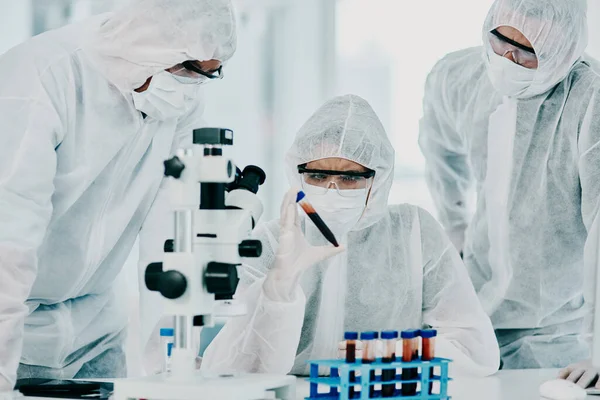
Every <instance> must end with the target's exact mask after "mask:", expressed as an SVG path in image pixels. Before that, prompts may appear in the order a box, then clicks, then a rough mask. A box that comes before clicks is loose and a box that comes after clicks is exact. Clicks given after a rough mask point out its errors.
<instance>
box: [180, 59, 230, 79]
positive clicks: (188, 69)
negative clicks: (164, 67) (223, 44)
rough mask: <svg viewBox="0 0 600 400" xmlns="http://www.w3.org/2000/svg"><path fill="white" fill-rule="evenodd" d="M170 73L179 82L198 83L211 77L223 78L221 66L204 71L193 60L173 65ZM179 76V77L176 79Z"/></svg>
mask: <svg viewBox="0 0 600 400" xmlns="http://www.w3.org/2000/svg"><path fill="white" fill-rule="evenodd" d="M171 74H173V76H175V79H177V80H178V81H180V82H181V83H187V84H196V85H199V84H201V83H204V82H206V81H208V80H212V79H223V66H222V65H221V66H220V67H219V68H218V69H216V70H214V71H211V72H205V71H202V69H200V67H199V66H197V65H196V64H195V63H194V62H193V61H185V62H183V63H181V64H177V65H176V66H175V67H173V71H171ZM178 78H179V79H178Z"/></svg>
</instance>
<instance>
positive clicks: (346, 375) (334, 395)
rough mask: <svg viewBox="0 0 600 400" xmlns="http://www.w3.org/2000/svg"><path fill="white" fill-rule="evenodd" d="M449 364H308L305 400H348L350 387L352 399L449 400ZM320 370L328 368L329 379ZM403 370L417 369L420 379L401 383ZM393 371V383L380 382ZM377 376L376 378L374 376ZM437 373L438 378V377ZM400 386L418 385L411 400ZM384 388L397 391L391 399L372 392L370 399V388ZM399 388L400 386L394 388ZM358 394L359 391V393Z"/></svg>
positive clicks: (436, 360)
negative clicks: (385, 373) (384, 373)
mask: <svg viewBox="0 0 600 400" xmlns="http://www.w3.org/2000/svg"><path fill="white" fill-rule="evenodd" d="M450 362H451V360H447V359H445V358H434V359H433V360H431V361H421V360H415V361H411V362H402V361H395V362H391V363H383V362H382V361H381V359H380V358H379V359H377V360H375V362H374V363H371V364H361V363H360V362H356V363H353V364H348V363H346V362H345V360H321V361H309V362H308V364H309V365H310V377H309V378H307V379H306V380H307V381H308V382H310V396H309V397H306V400H350V397H349V393H350V387H351V386H354V389H355V390H354V396H352V399H359V400H369V399H374V398H375V399H378V398H385V399H390V400H450V399H451V397H450V396H448V382H449V381H451V380H452V379H451V378H449V377H448V366H449V365H450ZM319 368H321V369H323V368H328V369H329V370H330V371H331V372H330V376H329V377H320V376H319ZM403 368H418V371H419V375H418V377H417V378H416V379H415V380H402V374H401V370H402V369H403ZM431 368H434V371H435V375H434V376H430V375H431V371H432V370H431ZM385 369H387V370H390V369H395V370H396V378H395V379H394V380H392V381H390V380H386V381H382V380H381V371H382V370H385ZM371 371H376V374H375V379H374V380H372V379H370V375H371V374H370V373H371ZM350 372H355V375H356V379H355V380H354V382H352V383H351V382H350ZM377 372H378V373H379V375H377ZM438 373H439V375H437V374H438ZM433 382H439V389H438V388H436V386H437V385H434V390H433V391H434V392H435V394H429V384H430V383H433ZM403 383H413V384H414V383H417V384H420V388H417V393H416V394H415V395H414V396H412V395H411V396H402V392H401V390H400V385H401V384H403ZM386 384H396V390H395V393H394V395H393V396H392V397H382V393H381V390H378V389H377V388H375V392H374V394H373V397H369V388H370V387H371V386H375V385H376V386H379V387H381V385H386ZM397 384H399V385H397ZM319 385H321V386H325V387H327V386H328V387H329V392H326V393H319ZM359 390H360V391H359Z"/></svg>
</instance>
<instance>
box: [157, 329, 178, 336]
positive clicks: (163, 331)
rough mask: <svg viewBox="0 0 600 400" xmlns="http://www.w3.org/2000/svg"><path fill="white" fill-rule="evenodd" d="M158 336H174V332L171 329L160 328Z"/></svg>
mask: <svg viewBox="0 0 600 400" xmlns="http://www.w3.org/2000/svg"><path fill="white" fill-rule="evenodd" d="M160 336H163V337H169V336H175V330H174V329H173V328H160Z"/></svg>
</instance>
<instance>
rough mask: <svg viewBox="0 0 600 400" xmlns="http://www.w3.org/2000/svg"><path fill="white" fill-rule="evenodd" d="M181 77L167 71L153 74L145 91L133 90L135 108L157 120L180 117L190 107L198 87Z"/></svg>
mask: <svg viewBox="0 0 600 400" xmlns="http://www.w3.org/2000/svg"><path fill="white" fill-rule="evenodd" d="M181 79H182V77H177V78H175V76H174V75H172V74H170V73H169V72H167V71H163V72H160V73H158V74H156V75H154V76H153V77H152V81H150V86H149V87H148V89H146V91H144V92H142V93H138V92H133V104H134V105H135V108H136V109H137V110H139V111H141V112H143V113H144V114H146V115H148V116H150V117H152V118H154V119H157V120H159V121H164V120H167V119H171V118H177V117H181V116H182V115H184V114H185V113H186V112H188V111H189V110H190V109H191V108H192V106H193V104H194V102H195V101H196V99H197V97H198V90H199V87H200V85H199V84H186V83H183V82H181V81H180V80H181ZM195 82H197V81H195Z"/></svg>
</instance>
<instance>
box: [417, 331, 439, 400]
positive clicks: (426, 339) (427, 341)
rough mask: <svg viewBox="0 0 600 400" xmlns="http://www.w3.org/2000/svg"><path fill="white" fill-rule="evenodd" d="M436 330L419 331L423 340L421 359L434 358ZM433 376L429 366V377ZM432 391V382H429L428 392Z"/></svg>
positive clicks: (428, 359) (429, 359)
mask: <svg viewBox="0 0 600 400" xmlns="http://www.w3.org/2000/svg"><path fill="white" fill-rule="evenodd" d="M436 336H437V331H436V330H435V329H424V330H422V331H421V338H422V340H423V345H422V348H423V356H422V357H421V359H422V360H423V361H431V360H433V359H434V358H435V338H436ZM432 378H433V367H431V368H429V379H432ZM432 392H433V383H430V384H429V394H432Z"/></svg>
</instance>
